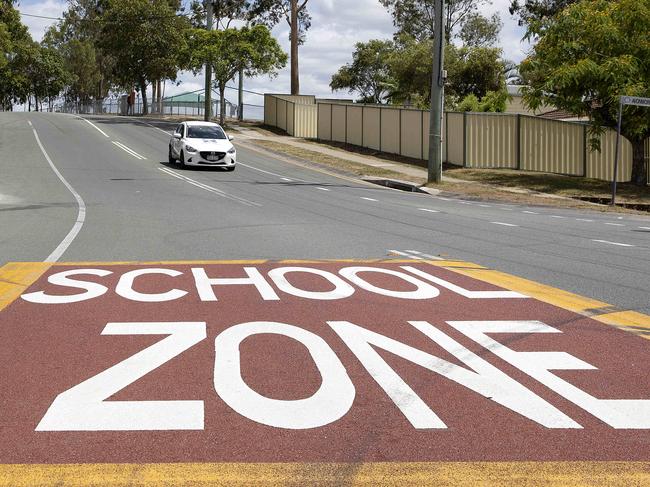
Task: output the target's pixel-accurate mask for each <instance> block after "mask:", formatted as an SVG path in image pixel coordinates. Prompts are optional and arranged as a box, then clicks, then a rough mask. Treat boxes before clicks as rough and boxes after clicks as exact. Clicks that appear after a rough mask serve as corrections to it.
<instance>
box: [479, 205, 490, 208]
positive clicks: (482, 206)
mask: <svg viewBox="0 0 650 487" xmlns="http://www.w3.org/2000/svg"><path fill="white" fill-rule="evenodd" d="M479 206H480V207H481V208H492V206H491V205H479Z"/></svg>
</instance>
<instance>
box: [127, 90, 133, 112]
mask: <svg viewBox="0 0 650 487" xmlns="http://www.w3.org/2000/svg"><path fill="white" fill-rule="evenodd" d="M131 112H133V102H132V101H131V94H129V95H127V97H126V114H127V115H132V113H131Z"/></svg>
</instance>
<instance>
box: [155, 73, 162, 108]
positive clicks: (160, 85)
mask: <svg viewBox="0 0 650 487" xmlns="http://www.w3.org/2000/svg"><path fill="white" fill-rule="evenodd" d="M157 85H158V88H157V89H156V93H157V94H158V98H157V99H156V113H162V103H161V100H162V81H161V80H160V79H159V80H158V81H157Z"/></svg>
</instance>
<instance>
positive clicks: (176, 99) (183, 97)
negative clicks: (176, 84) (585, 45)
mask: <svg viewBox="0 0 650 487" xmlns="http://www.w3.org/2000/svg"><path fill="white" fill-rule="evenodd" d="M163 101H165V102H173V103H188V102H189V103H196V102H197V101H200V102H201V103H203V102H205V97H204V96H203V95H200V94H198V93H181V94H180V95H174V96H168V97H165V98H164V99H163Z"/></svg>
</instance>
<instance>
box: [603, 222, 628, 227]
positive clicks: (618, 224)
mask: <svg viewBox="0 0 650 487" xmlns="http://www.w3.org/2000/svg"><path fill="white" fill-rule="evenodd" d="M605 225H610V226H612V227H624V226H625V225H623V224H622V223H605Z"/></svg>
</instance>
